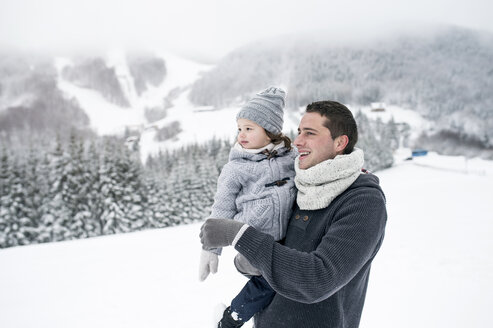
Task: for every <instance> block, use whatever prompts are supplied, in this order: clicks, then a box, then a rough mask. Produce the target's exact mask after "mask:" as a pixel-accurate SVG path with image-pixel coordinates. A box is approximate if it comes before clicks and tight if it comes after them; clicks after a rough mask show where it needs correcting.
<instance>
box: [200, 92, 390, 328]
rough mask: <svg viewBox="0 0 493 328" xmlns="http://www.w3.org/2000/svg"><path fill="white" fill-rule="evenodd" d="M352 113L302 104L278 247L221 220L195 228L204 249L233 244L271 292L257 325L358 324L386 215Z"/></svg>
mask: <svg viewBox="0 0 493 328" xmlns="http://www.w3.org/2000/svg"><path fill="white" fill-rule="evenodd" d="M357 140H358V132H357V126H356V122H355V120H354V118H353V115H352V114H351V112H350V111H349V110H348V109H347V108H346V107H345V106H343V105H341V104H339V103H337V102H333V101H320V102H315V103H312V104H310V105H308V106H307V109H306V113H305V115H304V116H303V118H302V120H301V122H300V125H299V128H298V137H297V138H296V139H295V141H294V144H295V146H296V147H297V148H298V151H299V156H298V157H297V158H296V160H295V169H296V177H295V183H296V187H297V188H298V195H297V199H296V205H295V207H294V209H293V213H292V216H291V218H290V221H289V225H288V228H287V232H286V238H285V239H284V241H283V242H281V243H277V242H275V241H274V240H273V238H272V237H270V236H268V235H266V234H263V233H260V232H259V231H257V230H255V229H254V228H252V227H249V226H248V225H244V224H242V223H239V222H237V221H233V220H226V219H213V220H207V221H206V222H205V223H204V225H203V226H202V230H201V241H202V244H203V245H204V247H208V248H210V247H221V246H228V245H233V246H234V247H235V249H236V250H237V251H238V252H240V253H241V254H242V255H243V256H244V257H245V258H246V259H247V260H248V261H249V262H250V263H251V265H253V266H254V267H255V268H257V269H258V270H259V271H260V272H261V274H262V277H263V278H265V280H266V281H267V282H268V283H269V285H270V286H271V287H272V288H273V289H274V290H275V291H276V295H275V296H274V298H273V300H272V302H271V303H270V304H269V305H268V306H267V307H266V308H265V309H264V310H263V311H262V312H260V313H258V314H256V315H255V318H254V319H255V327H256V328H267V327H268V328H273V327H297V328H298V327H349V328H353V327H358V325H359V322H360V318H361V312H362V310H363V304H364V300H365V295H366V287H367V285H368V277H369V273H370V266H371V262H372V260H373V258H374V257H375V255H376V253H377V252H378V250H379V248H380V245H381V243H382V240H383V237H384V229H385V223H386V220H387V213H386V209H385V196H384V194H383V192H382V190H381V188H380V186H379V184H378V178H377V177H376V176H374V175H372V174H370V173H364V172H362V166H363V152H362V151H361V150H360V149H358V148H354V145H355V144H356V142H357Z"/></svg>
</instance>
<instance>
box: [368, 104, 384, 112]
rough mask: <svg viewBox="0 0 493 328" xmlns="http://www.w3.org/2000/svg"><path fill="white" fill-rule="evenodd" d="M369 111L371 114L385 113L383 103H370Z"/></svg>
mask: <svg viewBox="0 0 493 328" xmlns="http://www.w3.org/2000/svg"><path fill="white" fill-rule="evenodd" d="M371 111H372V112H385V103H383V102H374V103H371Z"/></svg>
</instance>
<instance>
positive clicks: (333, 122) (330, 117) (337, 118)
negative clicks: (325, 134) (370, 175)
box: [306, 100, 358, 154]
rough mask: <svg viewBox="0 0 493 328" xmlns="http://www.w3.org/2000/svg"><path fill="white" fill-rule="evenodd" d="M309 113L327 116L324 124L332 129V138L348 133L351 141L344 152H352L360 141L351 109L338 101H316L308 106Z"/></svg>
mask: <svg viewBox="0 0 493 328" xmlns="http://www.w3.org/2000/svg"><path fill="white" fill-rule="evenodd" d="M306 112H307V113H319V114H320V115H322V116H323V117H325V118H326V120H325V121H324V123H323V125H324V126H325V127H327V128H328V129H329V130H330V134H331V136H332V139H335V138H337V137H339V136H342V135H346V136H347V137H348V139H349V142H348V144H347V146H346V148H345V149H344V154H350V153H351V152H352V151H353V149H354V145H355V144H356V142H358V127H357V125H356V121H355V120H354V117H353V114H352V113H351V111H350V110H349V109H348V108H347V107H346V106H344V105H343V104H340V103H338V102H337V101H330V100H324V101H316V102H313V103H311V104H310V105H308V106H306Z"/></svg>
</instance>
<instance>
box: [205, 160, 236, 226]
mask: <svg viewBox="0 0 493 328" xmlns="http://www.w3.org/2000/svg"><path fill="white" fill-rule="evenodd" d="M240 190H241V183H240V178H239V176H238V174H236V172H235V170H234V167H233V166H232V165H230V164H229V163H227V164H226V165H224V166H223V169H222V170H221V174H220V175H219V178H218V179H217V191H216V195H215V196H214V204H212V212H211V215H210V217H211V218H216V219H232V218H234V216H235V215H236V213H237V212H238V210H237V207H236V197H238V194H239V193H240Z"/></svg>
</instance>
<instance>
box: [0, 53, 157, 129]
mask: <svg viewBox="0 0 493 328" xmlns="http://www.w3.org/2000/svg"><path fill="white" fill-rule="evenodd" d="M125 59H126V61H127V62H126V65H125V67H124V68H123V69H122V65H120V66H118V65H110V64H109V63H108V59H107V58H103V57H101V56H93V57H76V58H63V60H60V58H53V57H48V56H43V55H27V54H25V53H16V52H13V51H10V52H9V51H3V52H0V132H2V134H3V135H10V134H11V133H12V132H13V131H17V132H18V131H20V130H25V131H29V133H36V132H39V133H45V134H48V135H53V134H55V133H59V134H63V135H68V133H69V131H70V130H72V129H75V130H78V131H84V130H85V131H87V133H91V131H90V125H91V124H94V122H91V121H90V118H89V116H88V110H96V111H98V110H99V111H101V110H102V108H87V105H86V106H82V104H81V103H80V100H81V99H79V98H78V97H74V96H73V95H71V94H68V93H67V92H65V90H63V89H62V88H61V87H60V81H63V82H64V83H69V84H70V85H72V86H74V87H77V88H79V89H83V90H91V91H92V92H93V93H94V94H98V95H100V96H101V97H102V98H103V100H104V101H106V102H107V105H108V106H109V105H112V106H113V107H112V108H117V109H121V110H122V112H123V111H125V110H128V109H129V108H130V107H131V105H132V104H131V99H130V98H135V95H134V94H137V96H138V95H141V94H142V93H143V92H145V91H146V90H147V89H148V87H149V86H154V87H155V86H159V85H160V84H162V82H163V80H164V79H165V77H166V65H165V62H164V59H162V58H158V57H155V56H152V55H136V54H133V55H129V56H128V58H125ZM60 62H62V63H60ZM163 98H164V96H163ZM103 100H102V101H101V102H100V103H99V104H93V105H92V106H95V107H101V105H103V106H105V104H104V103H103V102H104V101H103ZM161 102H162V103H163V104H162V106H154V107H152V108H149V109H146V110H149V111H151V110H153V111H154V112H156V113H161V112H163V111H164V100H162V101H161ZM132 110H133V109H132ZM156 115H157V114H155V116H156ZM160 115H161V117H162V116H163V114H160ZM17 132H16V133H17Z"/></svg>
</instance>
